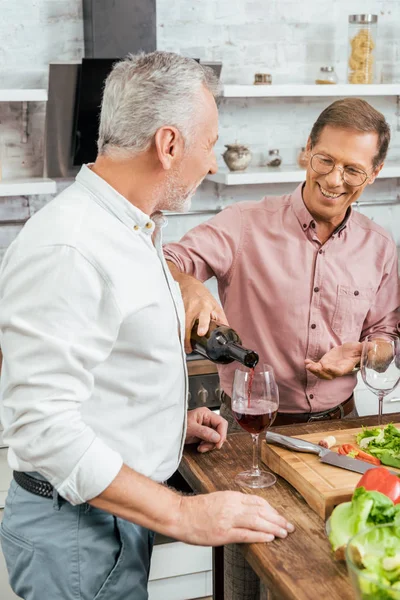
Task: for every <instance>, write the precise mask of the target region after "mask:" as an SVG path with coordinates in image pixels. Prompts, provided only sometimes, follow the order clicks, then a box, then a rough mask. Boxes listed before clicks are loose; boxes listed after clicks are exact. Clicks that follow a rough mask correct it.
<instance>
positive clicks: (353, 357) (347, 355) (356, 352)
mask: <svg viewBox="0 0 400 600" xmlns="http://www.w3.org/2000/svg"><path fill="white" fill-rule="evenodd" d="M361 352H362V343H361V342H346V343H345V344H342V346H335V347H334V348H332V349H331V350H329V352H327V353H326V354H324V356H323V357H322V358H320V360H319V361H318V362H314V361H313V360H309V359H306V361H305V366H306V369H307V370H308V371H310V373H313V374H314V375H316V376H317V377H319V378H320V379H335V378H336V377H342V376H343V375H348V374H349V373H351V372H352V371H353V369H354V368H355V367H356V366H357V365H358V364H359V362H360V359H361Z"/></svg>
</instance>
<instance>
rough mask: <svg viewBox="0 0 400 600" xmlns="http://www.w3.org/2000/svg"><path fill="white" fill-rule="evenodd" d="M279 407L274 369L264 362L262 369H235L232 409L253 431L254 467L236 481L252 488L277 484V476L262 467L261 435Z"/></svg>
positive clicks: (241, 474) (241, 423)
mask: <svg viewBox="0 0 400 600" xmlns="http://www.w3.org/2000/svg"><path fill="white" fill-rule="evenodd" d="M278 407H279V393H278V386H277V384H276V381H275V376H274V370H273V368H272V367H270V366H269V365H263V366H262V368H261V370H254V369H250V370H249V371H248V370H246V371H244V370H241V369H236V371H235V376H234V379H233V390H232V412H233V416H234V417H235V419H236V421H237V422H238V423H239V425H240V426H241V427H242V428H243V429H244V430H245V431H248V432H249V433H251V437H252V439H253V467H252V469H251V470H250V471H244V472H243V473H239V474H238V475H236V477H235V481H236V483H239V484H240V485H242V486H245V487H250V488H265V487H269V486H271V485H274V483H275V482H276V477H275V475H273V474H272V473H269V472H267V471H262V470H261V469H260V467H259V443H258V438H259V435H260V433H261V432H262V431H264V430H265V429H267V427H270V425H272V423H273V421H274V419H275V417H276V414H277V412H278Z"/></svg>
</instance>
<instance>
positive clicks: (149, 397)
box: [0, 166, 187, 504]
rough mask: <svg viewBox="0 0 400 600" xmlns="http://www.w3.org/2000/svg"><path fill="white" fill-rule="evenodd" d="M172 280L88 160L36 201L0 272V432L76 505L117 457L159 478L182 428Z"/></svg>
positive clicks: (177, 303)
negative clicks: (50, 196)
mask: <svg viewBox="0 0 400 600" xmlns="http://www.w3.org/2000/svg"><path fill="white" fill-rule="evenodd" d="M184 332H185V327H184V308H183V303H182V298H181V295H180V291H179V286H178V285H177V284H176V283H175V281H174V280H173V279H172V277H171V276H170V273H169V269H168V267H167V265H166V263H165V261H164V257H163V253H162V249H161V231H160V227H159V225H158V224H157V219H155V218H154V220H152V219H150V218H149V216H148V215H146V214H144V213H143V212H142V211H140V210H139V209H138V208H136V207H135V206H133V205H132V204H131V203H130V202H128V201H127V200H126V199H125V198H124V197H123V196H121V195H120V194H119V193H118V192H117V191H116V190H114V189H113V188H112V187H111V186H109V185H108V184H107V183H106V182H105V181H104V180H103V179H101V178H100V177H98V176H97V175H96V174H95V173H94V172H93V171H91V170H90V169H89V168H88V167H86V166H84V167H82V169H81V171H80V173H79V174H78V176H77V178H76V181H75V183H74V184H73V185H71V186H70V187H69V188H67V189H66V190H65V191H64V192H63V193H61V194H60V195H59V196H58V197H57V198H55V199H54V200H53V201H51V202H50V203H49V204H48V205H47V206H46V207H44V208H43V209H42V210H41V211H40V212H38V213H37V214H36V215H35V216H34V217H32V219H30V220H29V222H28V223H27V224H26V225H25V227H24V228H23V230H22V232H21V233H20V234H19V236H18V237H17V239H16V240H15V241H14V242H13V243H12V244H11V246H10V248H9V249H8V251H7V253H6V255H5V257H4V260H3V263H2V267H1V271H0V334H1V337H0V345H1V347H2V349H3V353H4V361H3V368H2V376H1V391H2V410H1V418H2V423H3V426H4V440H5V443H6V444H8V445H9V446H10V449H9V464H10V466H11V468H13V469H15V470H18V471H28V472H29V471H37V472H39V473H40V474H41V475H42V476H44V477H45V478H46V479H47V480H48V481H50V482H51V483H52V484H53V485H54V486H55V488H56V489H57V490H58V492H59V493H60V495H61V496H63V497H64V498H66V499H67V500H68V501H69V502H71V503H72V504H79V503H82V502H85V501H87V500H89V499H91V498H93V497H95V496H97V495H98V494H100V493H101V492H102V491H103V490H104V489H105V488H106V487H107V486H108V485H109V484H110V483H111V482H112V480H113V479H114V478H115V477H116V475H117V473H118V472H119V470H120V468H121V466H122V464H123V463H125V464H127V465H128V466H129V467H131V468H132V469H135V470H136V471H138V472H140V473H143V474H144V475H147V476H148V477H151V478H152V479H154V480H156V481H164V480H165V479H167V478H168V477H169V476H170V475H171V474H172V473H173V472H174V471H175V470H176V468H177V466H178V464H179V461H180V458H181V453H182V448H183V443H184V438H185V433H186V411H187V405H186V398H187V371H186V361H185V352H184Z"/></svg>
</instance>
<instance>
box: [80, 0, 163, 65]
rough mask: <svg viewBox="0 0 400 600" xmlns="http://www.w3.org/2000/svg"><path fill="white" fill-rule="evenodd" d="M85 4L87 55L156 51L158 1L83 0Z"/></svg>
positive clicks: (105, 56)
mask: <svg viewBox="0 0 400 600" xmlns="http://www.w3.org/2000/svg"><path fill="white" fill-rule="evenodd" d="M82 7H83V27H84V38H85V57H86V58H123V57H124V56H126V55H127V54H128V53H129V52H133V53H135V52H139V51H140V50H143V51H144V52H152V51H153V50H156V46H157V24H156V0H112V1H111V0H82Z"/></svg>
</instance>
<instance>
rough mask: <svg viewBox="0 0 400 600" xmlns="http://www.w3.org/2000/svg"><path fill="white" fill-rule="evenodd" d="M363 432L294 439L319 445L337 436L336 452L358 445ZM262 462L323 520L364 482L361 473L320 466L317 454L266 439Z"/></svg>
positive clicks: (340, 432) (330, 433)
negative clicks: (282, 446) (359, 483)
mask: <svg viewBox="0 0 400 600" xmlns="http://www.w3.org/2000/svg"><path fill="white" fill-rule="evenodd" d="M395 426H396V427H398V428H400V423H395ZM360 431H362V428H357V429H344V430H339V431H329V432H327V433H312V434H309V435H301V436H295V437H299V438H301V439H302V440H307V441H309V442H313V443H314V444H318V442H319V441H320V440H321V439H322V438H324V437H327V436H328V435H334V436H335V438H336V445H335V446H334V447H333V448H331V450H332V451H337V449H338V447H339V446H341V445H342V444H356V439H355V436H356V434H357V433H359V432H360ZM261 459H262V461H263V462H264V463H265V464H266V465H267V466H268V467H269V468H270V469H271V471H274V473H276V474H277V475H280V476H281V477H283V478H284V479H286V481H288V482H289V483H290V484H291V485H292V486H293V487H294V488H295V489H296V490H297V491H298V492H299V494H301V496H303V498H304V500H305V501H306V502H307V504H308V505H309V506H310V507H311V508H312V509H313V510H314V511H315V512H316V513H317V514H318V515H319V516H320V517H322V518H323V519H327V518H328V517H329V515H330V514H331V512H332V510H333V509H334V508H335V506H336V505H337V504H340V503H341V502H346V501H347V500H350V498H351V496H352V494H353V491H354V488H355V487H356V485H357V483H358V482H359V480H360V478H361V474H360V473H353V472H352V471H346V470H345V469H340V468H338V467H332V466H331V465H326V464H323V463H321V462H320V459H319V458H318V456H317V455H316V454H308V453H305V452H293V451H291V450H286V449H285V448H281V447H279V446H276V445H273V444H267V443H266V442H265V439H264V441H263V443H262V446H261ZM399 473H400V471H399Z"/></svg>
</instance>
